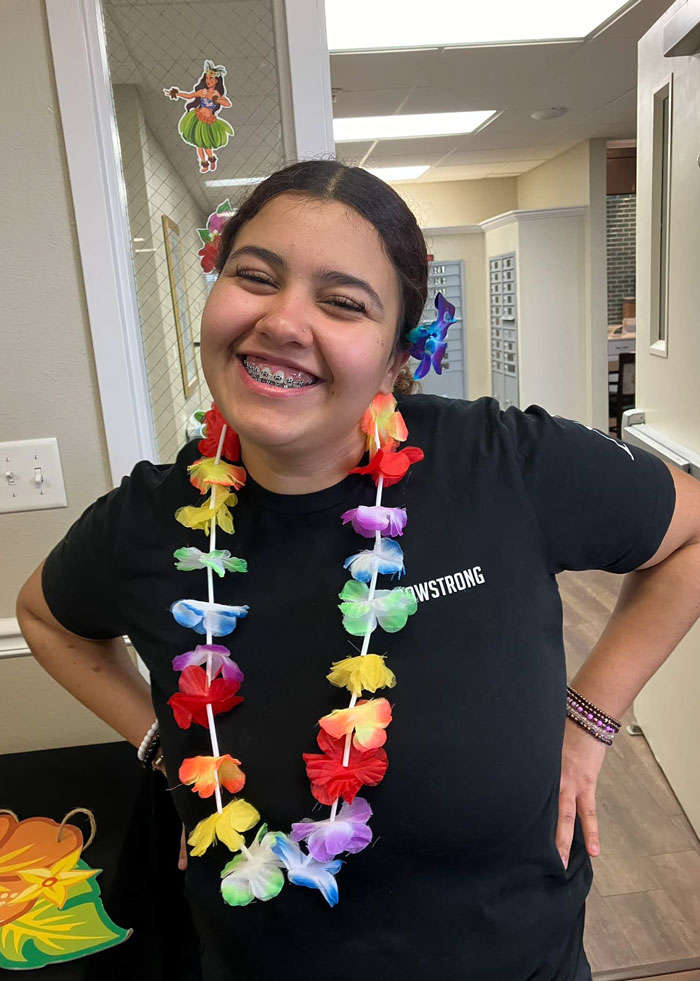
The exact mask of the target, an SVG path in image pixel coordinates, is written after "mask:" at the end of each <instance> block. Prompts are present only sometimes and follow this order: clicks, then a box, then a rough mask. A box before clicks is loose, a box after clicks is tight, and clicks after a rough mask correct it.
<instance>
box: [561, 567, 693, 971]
mask: <svg viewBox="0 0 700 981" xmlns="http://www.w3.org/2000/svg"><path fill="white" fill-rule="evenodd" d="M557 579H558V583H559V589H560V592H561V597H562V603H563V606H564V642H565V646H566V652H567V667H568V671H567V674H568V677H569V678H571V677H573V675H574V674H575V673H576V671H577V670H578V668H579V666H580V665H581V663H582V662H583V661H584V660H585V658H586V657H587V655H588V653H589V651H590V650H591V648H592V647H593V645H594V644H595V642H596V641H597V639H598V637H599V636H600V634H601V632H602V630H603V628H604V626H605V623H606V622H607V619H608V617H609V615H610V613H611V612H612V609H613V607H614V605H615V602H616V599H617V595H618V592H619V589H620V585H621V583H622V577H620V576H613V575H611V574H609V573H606V572H599V571H588V572H564V573H562V574H561V575H559V576H558V577H557ZM621 721H622V723H623V728H622V730H621V731H620V734H619V736H618V738H617V740H616V742H615V746H614V747H613V749H612V751H611V752H610V754H609V756H608V758H607V759H606V761H605V763H604V765H603V769H602V770H601V774H600V778H599V781H598V794H597V808H598V822H599V829H600V842H601V854H600V856H599V857H598V858H594V859H593V868H594V883H593V887H592V890H591V894H590V897H589V900H588V905H587V917H586V933H585V947H586V952H587V954H588V959H589V961H590V963H591V968H592V970H593V975H594V978H595V979H596V981H627V979H633V978H634V979H637V978H640V977H647V978H651V977H652V976H653V977H656V976H658V975H665V977H666V978H668V976H669V973H670V972H678V973H677V974H674V975H673V977H674V978H677V979H678V981H691V979H696V978H697V979H700V841H699V840H698V838H697V836H696V835H695V833H694V831H693V828H692V827H691V825H690V823H689V822H688V820H687V818H686V817H685V814H684V813H683V811H682V809H681V807H680V804H679V803H678V801H677V800H676V797H675V795H674V794H673V791H672V790H671V788H670V786H669V784H668V782H667V781H666V779H665V777H664V775H663V773H662V771H661V769H660V768H659V766H658V764H657V763H656V760H655V759H654V756H653V754H652V752H651V749H650V748H649V745H648V743H647V742H646V740H645V739H644V737H643V736H641V735H640V736H630V735H629V733H628V732H627V731H626V728H625V727H626V726H627V725H629V724H630V723H632V722H634V721H635V720H634V715H633V713H632V711H631V710H630V711H628V712H627V713H626V714H625V715H624V716H623V718H622V720H621ZM693 969H694V970H693ZM680 972H691V973H680Z"/></svg>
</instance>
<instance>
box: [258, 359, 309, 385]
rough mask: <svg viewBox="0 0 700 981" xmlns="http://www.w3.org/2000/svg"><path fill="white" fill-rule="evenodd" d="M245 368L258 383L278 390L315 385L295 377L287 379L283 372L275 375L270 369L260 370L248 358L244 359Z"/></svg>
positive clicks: (290, 376) (291, 376) (288, 376)
mask: <svg viewBox="0 0 700 981" xmlns="http://www.w3.org/2000/svg"><path fill="white" fill-rule="evenodd" d="M243 367H244V368H245V370H246V371H247V372H248V374H249V375H250V376H251V377H252V378H254V379H255V380H256V381H259V382H262V383H263V384H264V385H274V386H275V387H276V388H306V387H308V386H309V385H313V384H314V383H313V382H312V381H308V382H307V381H301V380H297V379H296V378H294V376H293V375H287V376H286V377H285V374H284V372H283V371H276V372H274V374H273V373H272V372H271V371H270V369H269V368H267V367H263V368H258V367H257V365H253V364H251V363H250V361H248V359H247V358H243Z"/></svg>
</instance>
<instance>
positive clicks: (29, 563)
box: [0, 0, 117, 805]
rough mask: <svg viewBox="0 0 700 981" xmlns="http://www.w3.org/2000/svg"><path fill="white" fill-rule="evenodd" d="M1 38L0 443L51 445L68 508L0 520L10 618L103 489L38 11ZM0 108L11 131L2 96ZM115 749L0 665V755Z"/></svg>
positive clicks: (7, 15)
mask: <svg viewBox="0 0 700 981" xmlns="http://www.w3.org/2000/svg"><path fill="white" fill-rule="evenodd" d="M0 37H1V38H2V51H3V68H4V71H5V73H6V77H7V78H8V79H18V78H22V77H23V76H24V75H25V74H26V71H27V66H28V65H31V75H32V84H31V85H27V86H24V89H23V94H22V115H23V119H25V120H27V121H31V122H28V123H27V125H23V126H21V128H19V129H17V130H15V132H14V133H13V134H12V136H10V135H8V136H7V138H6V139H4V140H2V142H0V186H2V189H3V225H2V228H3V231H2V234H1V235H0V288H1V289H2V295H3V331H2V362H3V366H4V368H5V370H4V371H3V384H2V386H1V387H0V440H3V441H5V440H7V441H10V440H18V439H35V438H38V437H44V436H55V437H56V438H57V439H58V447H59V452H60V454H61V463H62V466H63V476H64V480H65V485H66V496H67V498H68V507H67V508H56V509H53V510H49V511H27V512H20V513H17V514H0V540H1V541H2V546H3V561H2V563H0V619H2V618H7V617H14V615H15V600H16V597H17V593H18V591H19V588H20V586H21V585H22V583H23V582H24V581H25V580H26V579H27V578H28V576H29V575H30V573H31V572H32V571H33V570H34V569H35V568H36V566H37V565H38V564H39V562H40V561H41V560H42V559H43V558H44V557H45V556H46V554H47V553H48V552H49V550H50V549H51V547H52V546H53V545H54V544H55V543H56V542H57V541H58V540H59V539H60V538H62V537H63V534H64V533H65V531H66V530H67V528H68V526H69V525H70V524H71V523H72V522H73V521H74V520H75V519H76V518H77V517H79V515H80V514H81V513H82V511H83V510H84V509H85V508H86V507H87V506H88V504H90V503H91V502H92V501H94V500H95V498H97V497H99V496H100V495H101V494H104V493H105V492H106V491H107V490H109V488H110V483H111V481H110V476H109V464H108V458H107V450H106V443H105V439H104V431H103V426H102V413H101V409H100V402H99V394H98V388H97V377H96V373H95V368H94V362H93V353H92V345H91V339H90V326H89V322H88V317H87V309H86V303H85V295H84V290H83V279H82V272H81V268H80V259H79V254H78V242H77V236H76V232H75V221H74V216H73V207H72V200H71V191H70V185H69V181H68V172H67V165H66V160H65V153H64V147H63V137H62V132H61V122H60V115H59V108H58V100H57V97H56V91H55V86H54V78H53V69H52V60H51V51H50V46H49V38H48V29H47V25H46V16H45V12H44V6H43V3H42V2H41V0H25V2H23V3H21V4H17V3H4V4H0ZM0 107H2V110H3V116H4V118H5V119H14V120H18V116H17V102H16V93H15V91H14V89H13V87H12V86H11V85H9V86H8V85H5V86H3V87H2V89H0ZM27 188H31V189H32V193H31V195H28V194H27ZM10 368H11V370H8V369H10ZM28 719H29V720H31V725H30V726H29V727H28V726H27V720H28ZM22 726H23V727H24V728H23V731H24V735H22V733H20V731H19V730H20V729H21V728H22ZM25 736H26V737H27V739H28V740H30V742H31V744H28V743H27V739H25ZM115 738H117V736H116V734H115V733H114V732H113V731H112V730H111V729H110V728H109V727H108V726H106V725H104V723H102V722H101V721H100V720H98V719H97V718H96V717H95V716H93V715H92V714H91V713H89V712H88V711H87V709H84V708H83V707H82V706H81V705H80V704H79V703H78V702H76V701H75V700H74V699H73V698H72V697H71V696H69V695H68V694H67V693H65V692H63V689H61V688H60V687H59V686H58V685H57V684H56V683H55V682H54V681H53V680H52V679H51V678H50V677H49V676H48V675H47V674H46V673H45V672H44V671H43V670H42V669H41V668H40V667H39V666H38V665H37V664H36V662H35V661H34V659H33V658H31V657H16V658H7V657H5V658H3V657H0V752H5V753H7V752H13V751H18V750H20V749H39V748H45V747H49V746H54V745H61V746H65V745H78V744H81V743H91V742H101V741H108V740H110V739H115ZM6 803H8V805H9V802H6Z"/></svg>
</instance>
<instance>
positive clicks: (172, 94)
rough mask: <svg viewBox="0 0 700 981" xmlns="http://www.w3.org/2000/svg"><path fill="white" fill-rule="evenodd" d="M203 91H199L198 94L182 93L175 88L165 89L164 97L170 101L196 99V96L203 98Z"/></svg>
mask: <svg viewBox="0 0 700 981" xmlns="http://www.w3.org/2000/svg"><path fill="white" fill-rule="evenodd" d="M203 91H204V90H203V89H199V90H198V91H197V92H181V91H180V89H178V88H176V87H175V86H173V88H171V89H163V95H167V96H168V97H169V98H170V99H194V98H195V97H196V96H200V97H201V95H202V93H203Z"/></svg>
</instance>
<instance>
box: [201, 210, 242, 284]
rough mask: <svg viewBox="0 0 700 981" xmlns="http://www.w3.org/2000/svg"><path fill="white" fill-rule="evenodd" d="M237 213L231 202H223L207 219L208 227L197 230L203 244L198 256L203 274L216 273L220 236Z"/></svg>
mask: <svg viewBox="0 0 700 981" xmlns="http://www.w3.org/2000/svg"><path fill="white" fill-rule="evenodd" d="M235 213H236V211H235V208H232V207H231V202H230V201H229V199H228V198H226V200H225V201H222V202H221V204H220V205H219V207H218V208H217V209H216V211H212V213H211V214H210V215H209V217H208V218H207V227H206V228H198V229H197V234H198V235H199V238H200V241H201V243H202V248H201V249H200V250H199V252H198V253H197V255H198V256H199V264H200V266H201V267H202V271H203V272H205V273H210V272H213V271H214V266H215V265H216V260H217V257H218V254H219V236H220V235H221V232H222V230H223V227H224V225H225V224H226V222H227V221H228V219H229V218H230V217H231V215H235Z"/></svg>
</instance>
